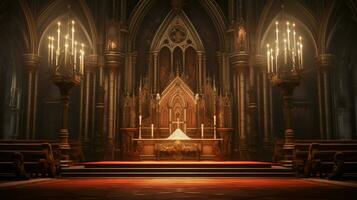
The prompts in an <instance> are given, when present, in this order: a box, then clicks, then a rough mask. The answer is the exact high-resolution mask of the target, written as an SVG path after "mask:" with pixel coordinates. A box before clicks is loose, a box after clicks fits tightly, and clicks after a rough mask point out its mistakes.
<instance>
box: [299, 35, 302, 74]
mask: <svg viewBox="0 0 357 200" xmlns="http://www.w3.org/2000/svg"><path fill="white" fill-rule="evenodd" d="M301 47H302V37H301V36H299V45H298V48H299V50H300V68H301V66H302V51H301V50H302V49H301Z"/></svg>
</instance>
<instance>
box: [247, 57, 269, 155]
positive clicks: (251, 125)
mask: <svg viewBox="0 0 357 200" xmlns="http://www.w3.org/2000/svg"><path fill="white" fill-rule="evenodd" d="M264 63H265V62H264V57H262V56H256V57H255V66H251V67H250V68H249V69H250V70H249V92H248V121H247V127H248V132H249V134H250V149H251V155H252V158H254V159H257V152H258V142H259V138H258V106H257V90H256V74H258V75H259V73H256V71H258V72H259V71H260V69H261V68H262V66H264Z"/></svg>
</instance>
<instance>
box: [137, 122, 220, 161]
mask: <svg viewBox="0 0 357 200" xmlns="http://www.w3.org/2000/svg"><path fill="white" fill-rule="evenodd" d="M222 141H223V139H222V138H190V137H188V136H187V135H186V134H185V133H184V132H183V131H182V130H181V129H179V128H177V129H176V130H175V131H174V132H173V133H172V134H171V135H170V136H169V137H168V138H148V139H134V145H135V148H136V149H137V151H138V154H139V159H140V160H221V159H222V155H221V145H222Z"/></svg>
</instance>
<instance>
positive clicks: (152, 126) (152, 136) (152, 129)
mask: <svg viewBox="0 0 357 200" xmlns="http://www.w3.org/2000/svg"><path fill="white" fill-rule="evenodd" d="M151 138H154V124H151Z"/></svg>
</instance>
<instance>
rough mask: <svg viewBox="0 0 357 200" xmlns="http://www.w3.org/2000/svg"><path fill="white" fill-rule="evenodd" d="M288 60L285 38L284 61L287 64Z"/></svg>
mask: <svg viewBox="0 0 357 200" xmlns="http://www.w3.org/2000/svg"><path fill="white" fill-rule="evenodd" d="M287 62H288V57H287V48H286V39H284V63H285V64H286V63H287Z"/></svg>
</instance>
